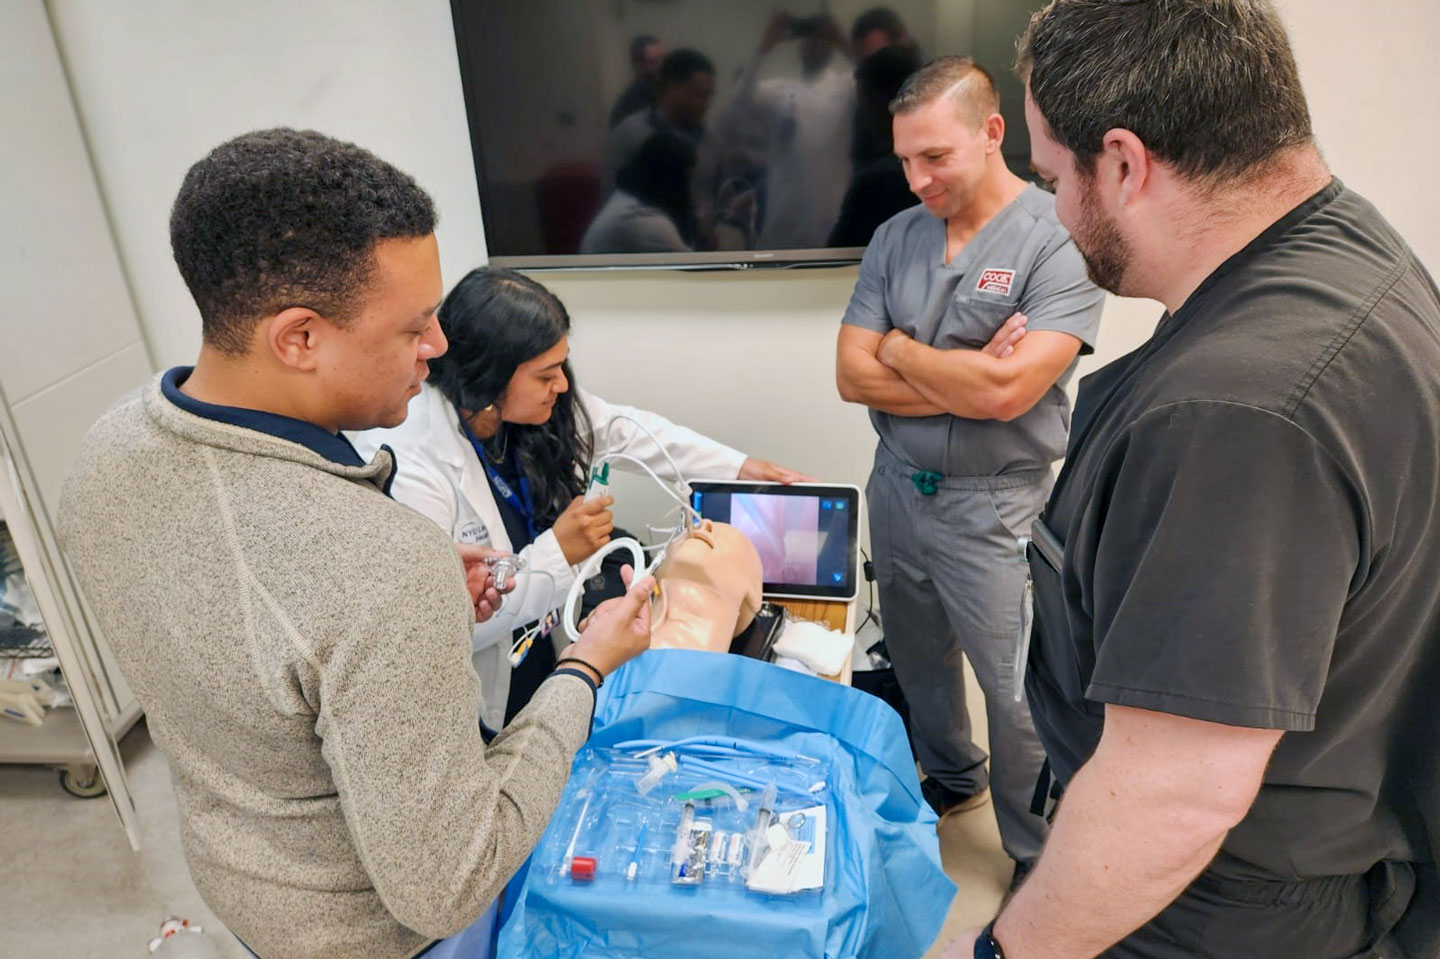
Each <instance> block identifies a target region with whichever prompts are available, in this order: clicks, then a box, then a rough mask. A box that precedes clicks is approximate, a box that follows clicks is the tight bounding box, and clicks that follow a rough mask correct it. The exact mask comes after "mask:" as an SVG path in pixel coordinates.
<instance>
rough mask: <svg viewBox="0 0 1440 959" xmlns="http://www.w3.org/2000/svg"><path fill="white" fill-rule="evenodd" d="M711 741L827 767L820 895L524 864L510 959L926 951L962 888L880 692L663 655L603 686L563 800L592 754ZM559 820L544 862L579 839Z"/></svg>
mask: <svg viewBox="0 0 1440 959" xmlns="http://www.w3.org/2000/svg"><path fill="white" fill-rule="evenodd" d="M703 735H712V736H724V737H728V738H732V739H737V740H742V741H749V742H752V743H756V744H761V745H763V746H764V747H779V748H781V749H785V750H789V751H792V752H794V753H799V754H801V755H804V756H811V757H816V758H819V759H821V760H822V761H823V762H824V763H825V764H826V765H827V766H828V767H829V768H828V775H829V786H830V804H831V811H830V815H831V816H832V817H833V821H832V822H831V823H830V829H831V830H833V835H834V840H835V841H834V843H833V844H832V846H831V857H832V858H831V859H830V861H829V862H828V863H827V866H826V876H825V886H824V889H823V891H822V892H821V893H820V894H818V895H816V894H814V893H811V894H809V895H804V894H801V895H796V896H792V897H776V896H763V895H755V894H746V893H745V892H744V891H743V890H737V891H736V893H735V894H733V895H728V894H727V895H715V896H702V895H697V894H696V890H695V889H693V888H682V887H675V886H671V885H670V884H668V883H659V884H654V885H648V886H646V887H645V888H643V889H640V888H636V887H635V886H633V885H629V886H627V885H617V884H614V883H611V884H602V883H596V884H593V885H589V884H577V883H569V882H554V881H548V880H547V879H546V878H545V877H544V876H542V875H540V872H541V870H539V869H536V870H535V872H534V873H529V874H527V872H526V871H522V872H521V873H520V874H519V875H518V876H517V877H516V878H515V881H514V882H512V883H511V885H510V888H509V890H508V891H507V893H506V900H507V902H506V908H507V910H508V913H509V915H508V918H506V920H505V923H504V926H503V928H502V929H501V932H500V944H499V950H498V953H497V955H498V956H500V957H501V959H522V957H525V959H537V957H539V959H569V957H576V959H578V957H581V956H584V957H586V959H622V957H624V959H633V957H640V956H663V957H665V959H731V957H734V959H739V957H765V959H774V957H777V956H784V957H787V959H802V957H813V959H852V957H853V959H861V957H865V959H870V957H874V959H881V957H883V959H906V957H919V956H921V955H923V954H924V952H925V951H926V949H928V948H929V946H930V945H931V944H932V943H933V942H934V940H935V938H936V937H937V936H938V935H939V932H940V927H941V924H942V923H943V922H944V920H945V914H946V911H947V909H948V908H949V906H950V900H951V898H952V897H953V895H954V893H955V886H954V884H953V883H951V882H950V880H949V879H948V878H946V876H945V874H944V872H943V871H942V870H941V867H940V849H939V843H938V841H937V839H936V835H935V814H934V813H933V812H932V811H931V810H930V807H929V806H928V805H927V804H926V803H925V802H924V800H923V799H922V798H921V795H920V784H919V781H918V778H917V776H916V772H915V762H914V759H913V758H912V757H911V753H910V747H909V743H908V741H907V739H906V735H905V729H904V727H903V726H902V724H901V722H900V717H899V716H898V715H897V714H896V713H895V711H894V710H892V709H891V708H890V707H889V706H887V705H886V704H885V703H884V702H882V701H881V700H879V699H877V698H876V697H874V696H870V695H868V694H866V693H862V692H860V691H859V690H856V689H851V688H850V687H848V686H842V685H840V684H838V683H833V682H829V681H826V680H821V679H816V678H814V677H811V676H806V675H802V674H799V673H795V672H791V671H789V670H785V669H781V668H779V667H777V666H773V665H770V664H768V663H762V662H759V661H757V660H752V659H746V658H743V657H740V656H728V655H721V654H716V653H708V652H692V651H688V650H653V651H651V652H648V653H646V654H645V655H643V656H641V657H639V658H638V659H636V660H634V661H633V662H632V663H630V664H629V665H627V666H626V667H625V668H623V669H621V670H619V671H618V672H616V673H615V674H614V675H613V676H612V677H610V678H609V679H608V680H606V682H605V685H604V687H602V689H601V690H600V696H599V700H598V702H597V704H596V709H595V728H594V732H593V733H592V735H591V737H590V742H589V743H588V744H587V746H586V747H585V748H584V749H582V750H581V753H580V755H579V756H577V758H576V762H575V766H574V767H572V778H571V781H570V784H569V786H567V789H566V794H565V796H564V797H563V798H562V800H561V807H562V809H563V808H567V805H568V804H570V803H572V802H573V801H576V799H575V794H576V792H577V791H578V790H580V789H583V788H584V785H583V783H582V782H580V781H579V780H580V779H581V776H580V775H579V771H580V770H581V769H582V767H585V766H586V765H587V763H591V762H593V758H594V755H595V754H594V753H593V752H592V750H593V749H595V748H604V747H609V746H614V745H615V744H617V743H621V742H626V741H629V740H636V739H658V740H676V739H684V738H686V737H691V736H703ZM578 801H580V802H583V799H582V800H578ZM560 818H561V817H559V816H557V817H556V820H555V821H553V822H552V823H551V827H550V829H549V830H547V832H546V834H545V836H544V837H543V838H542V839H541V843H540V851H541V852H537V856H536V861H539V860H540V859H541V858H542V856H541V853H542V852H545V851H547V850H549V851H551V853H552V854H553V850H555V849H556V848H560V849H563V848H564V846H565V844H567V843H568V842H569V841H570V839H571V836H570V835H569V833H568V832H567V830H566V829H564V828H563V827H560V826H559V821H560ZM570 822H571V823H572V824H573V822H574V819H573V818H572V819H571V820H570ZM572 828H573V825H572ZM556 844H558V847H557V846H556Z"/></svg>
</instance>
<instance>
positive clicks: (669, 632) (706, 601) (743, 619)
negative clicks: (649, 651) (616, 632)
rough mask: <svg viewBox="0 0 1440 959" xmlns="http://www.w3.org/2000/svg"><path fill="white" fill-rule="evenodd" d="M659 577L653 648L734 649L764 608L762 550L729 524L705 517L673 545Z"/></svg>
mask: <svg viewBox="0 0 1440 959" xmlns="http://www.w3.org/2000/svg"><path fill="white" fill-rule="evenodd" d="M655 579H656V583H657V585H658V588H659V590H660V597H659V598H658V599H657V600H656V601H655V606H654V609H653V610H652V612H651V626H650V645H651V647H652V648H657V649H706V650H710V651H712V652H718V653H723V652H728V651H729V649H730V642H731V640H733V639H734V638H735V637H736V636H738V635H740V634H741V633H742V632H744V631H745V630H746V629H748V628H749V626H750V623H751V622H752V621H753V620H754V619H755V614H756V612H758V611H759V609H760V602H761V600H760V587H761V582H762V579H763V571H762V569H761V565H760V554H759V553H758V552H756V551H755V546H754V544H752V543H751V542H750V540H749V539H747V538H746V537H745V534H744V533H741V532H740V531H739V530H737V529H736V528H735V527H733V526H731V525H729V524H728V523H716V522H713V521H712V520H708V519H707V520H702V521H701V522H700V525H699V526H697V527H695V529H694V530H692V531H691V532H690V534H689V535H688V536H686V537H685V538H684V539H682V540H681V541H680V542H679V543H676V544H675V545H674V546H672V547H671V548H670V551H669V553H668V555H666V557H665V561H664V562H663V563H661V564H660V568H659V569H658V570H657V571H656V573H655Z"/></svg>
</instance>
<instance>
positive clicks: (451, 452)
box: [347, 383, 745, 729]
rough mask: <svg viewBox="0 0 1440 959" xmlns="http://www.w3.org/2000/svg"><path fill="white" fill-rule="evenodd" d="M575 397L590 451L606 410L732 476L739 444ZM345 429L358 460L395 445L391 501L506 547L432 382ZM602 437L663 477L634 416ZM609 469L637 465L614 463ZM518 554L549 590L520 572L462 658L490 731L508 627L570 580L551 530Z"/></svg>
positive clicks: (453, 530)
mask: <svg viewBox="0 0 1440 959" xmlns="http://www.w3.org/2000/svg"><path fill="white" fill-rule="evenodd" d="M575 396H576V399H577V400H579V402H580V403H581V404H582V406H583V407H584V409H585V412H586V413H587V414H588V415H589V417H590V422H591V424H592V426H593V429H594V442H593V448H594V449H595V451H596V454H597V455H599V453H600V452H602V451H603V447H604V444H605V425H606V424H607V423H608V422H610V419H611V417H613V416H615V415H616V414H620V413H623V414H625V415H627V416H632V417H634V418H635V419H637V420H639V421H640V422H641V423H643V424H645V428H646V429H648V430H649V431H650V432H651V433H654V434H655V438H656V439H658V440H659V441H660V442H661V443H663V444H664V445H665V448H666V449H667V450H668V451H669V453H670V455H671V456H672V457H674V459H675V463H676V465H677V466H679V467H680V471H681V472H682V473H684V474H685V477H686V478H687V479H692V478H693V479H699V478H705V479H734V478H735V477H736V476H738V475H739V473H740V466H741V464H742V463H744V461H745V454H744V453H742V452H740V451H739V450H735V449H731V448H730V447H728V446H726V445H724V444H723V443H717V442H716V441H714V440H712V439H710V438H709V437H706V436H703V435H701V434H699V433H697V432H695V431H694V430H691V429H687V428H685V427H683V426H678V425H676V424H674V423H672V422H670V421H669V420H667V419H665V417H663V416H659V415H657V414H655V413H650V412H647V411H645V410H640V409H636V408H635V407H633V406H616V405H612V404H610V403H607V402H605V401H604V400H602V399H600V397H598V396H595V395H594V394H591V393H587V392H585V391H584V390H581V389H577V390H576V391H575ZM347 435H348V436H349V438H350V440H351V442H352V443H354V444H355V448H356V449H357V450H359V451H360V455H361V456H364V457H365V458H366V459H367V460H368V459H370V458H371V457H373V456H374V455H375V452H376V451H377V450H379V448H380V447H381V445H382V444H383V445H385V446H389V447H390V448H391V449H392V450H394V451H395V459H396V462H397V464H398V467H399V470H398V472H397V473H396V474H395V481H394V483H393V484H392V485H391V487H390V494H391V495H392V496H393V497H394V498H395V499H396V500H397V501H398V502H401V503H404V504H405V505H406V506H409V507H410V508H411V509H414V510H415V511H417V512H419V513H421V514H422V515H424V516H427V517H429V518H430V519H431V520H433V521H434V522H435V523H437V524H438V525H439V526H440V527H441V528H442V529H444V530H446V531H447V532H449V533H450V535H451V536H453V537H454V538H455V539H456V540H458V541H461V542H470V543H478V544H480V545H482V546H488V547H490V548H492V549H498V550H505V551H507V552H508V551H513V546H512V544H511V542H510V536H509V534H508V533H506V531H505V523H504V521H503V520H502V519H501V518H500V506H499V504H498V503H497V502H496V501H495V495H494V493H493V492H492V491H491V489H490V483H489V481H488V480H487V479H486V476H485V468H484V466H482V465H481V463H480V458H479V457H478V456H476V455H475V450H474V448H473V447H472V446H471V445H470V441H469V440H468V439H467V438H466V436H465V434H464V432H462V431H461V429H460V417H459V414H458V413H457V412H456V411H455V407H454V405H453V404H452V403H451V402H450V401H449V400H447V399H446V398H445V396H444V394H443V393H441V392H440V391H439V390H438V389H436V388H435V387H433V386H431V385H430V384H429V383H426V384H425V385H424V386H423V387H421V390H420V392H419V394H417V395H416V396H415V397H414V398H412V399H411V400H410V412H409V415H408V416H407V417H406V418H405V422H404V423H401V424H400V425H399V426H396V427H394V428H392V429H379V430H366V431H364V432H359V433H351V434H347ZM610 440H611V442H612V444H613V445H612V450H611V451H612V452H616V453H625V454H628V455H630V456H633V457H635V458H636V459H638V460H640V461H641V462H643V463H645V465H647V466H649V467H650V468H651V469H653V470H654V471H655V472H656V473H657V474H658V475H659V476H660V477H661V478H662V479H668V478H670V474H671V473H672V472H673V471H672V470H671V469H670V466H669V464H668V463H667V462H666V460H665V457H664V455H663V454H662V453H661V452H660V451H659V450H658V449H656V448H655V444H654V443H652V442H650V439H649V438H648V437H647V436H646V435H645V434H644V433H643V432H641V431H640V430H639V429H638V428H637V427H636V426H635V425H634V424H633V423H629V422H627V421H624V420H621V421H619V422H617V423H616V424H615V427H614V429H613V430H611V431H610ZM614 466H615V468H617V469H637V468H636V467H634V466H633V465H632V464H629V463H626V462H625V461H623V460H621V461H618V462H616V463H615V464H614ZM520 555H521V556H522V557H524V559H525V568H526V569H527V570H543V571H545V572H546V573H549V574H550V575H551V576H552V577H554V580H555V585H554V588H553V589H552V588H551V586H550V581H549V580H547V579H546V578H545V577H544V576H526V574H524V573H522V574H521V576H520V577H519V578H518V579H517V582H516V589H515V591H514V595H513V598H514V599H518V600H519V602H518V603H517V604H515V605H513V606H512V605H510V603H511V600H507V602H506V605H505V606H504V607H502V609H501V611H500V612H499V613H497V614H496V615H495V616H494V617H492V618H491V619H490V620H488V621H486V622H484V623H477V624H476V625H475V630H474V633H473V635H472V637H471V649H472V656H471V659H472V662H473V663H474V665H475V671H476V672H477V673H478V674H479V676H480V685H481V693H482V697H483V703H484V705H483V708H482V712H481V718H482V719H484V721H485V724H486V725H487V726H490V727H491V728H493V729H499V728H500V725H501V723H502V722H503V720H504V716H505V702H506V700H507V699H508V697H509V695H510V663H509V660H508V656H509V653H510V636H511V633H512V631H513V630H514V629H515V628H516V627H517V626H524V625H526V624H528V623H531V622H534V621H535V620H537V619H539V618H541V617H542V616H544V615H545V614H546V613H548V612H549V611H550V610H552V609H554V608H556V607H558V606H559V605H560V604H561V603H562V602H563V601H564V599H565V595H566V593H567V592H569V590H570V586H571V585H572V584H573V583H574V582H575V569H574V568H573V567H571V566H570V564H569V563H567V562H566V561H565V554H564V553H562V552H561V550H560V543H559V542H558V541H557V540H556V539H555V532H554V530H546V531H545V532H543V533H541V534H540V535H539V536H538V537H536V539H535V542H534V543H532V544H530V545H529V546H527V547H525V548H524V549H522V550H521V551H520Z"/></svg>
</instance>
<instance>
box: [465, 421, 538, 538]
mask: <svg viewBox="0 0 1440 959" xmlns="http://www.w3.org/2000/svg"><path fill="white" fill-rule="evenodd" d="M457 412H458V411H457ZM460 428H461V429H463V430H464V431H465V438H466V439H468V440H469V441H470V445H471V446H472V447H473V448H474V450H475V455H476V456H478V457H480V465H481V466H483V467H485V475H486V476H488V477H489V478H490V485H491V486H492V487H494V488H495V492H496V493H498V494H499V496H500V498H501V499H503V500H504V501H505V503H506V505H508V506H509V507H510V508H511V509H513V510H514V511H515V512H516V513H517V514H519V516H520V518H521V519H523V520H524V521H525V532H526V533H528V534H529V536H530V541H531V542H534V541H535V540H536V538H538V537H539V536H540V531H539V530H538V529H536V528H535V501H534V500H533V499H531V497H530V481H529V480H528V479H526V478H525V476H524V474H523V473H522V474H521V476H520V494H519V495H518V496H517V495H516V494H515V489H514V488H513V487H511V485H510V484H509V483H507V482H506V481H505V477H503V476H501V475H500V473H499V471H498V470H496V469H495V467H494V465H493V464H491V462H490V456H489V455H488V454H487V453H486V452H485V444H484V443H482V442H481V441H480V438H479V437H477V436H476V435H475V434H474V433H473V432H472V431H471V429H470V424H469V423H466V422H465V417H464V416H463V415H462V416H461V417H460Z"/></svg>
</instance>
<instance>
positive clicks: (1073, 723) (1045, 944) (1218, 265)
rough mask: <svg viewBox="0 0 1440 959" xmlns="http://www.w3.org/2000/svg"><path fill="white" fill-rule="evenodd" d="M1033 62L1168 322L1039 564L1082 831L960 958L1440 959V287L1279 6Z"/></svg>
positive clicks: (1122, 386) (1061, 821)
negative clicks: (1318, 120) (1318, 114)
mask: <svg viewBox="0 0 1440 959" xmlns="http://www.w3.org/2000/svg"><path fill="white" fill-rule="evenodd" d="M1021 67H1022V73H1023V74H1024V75H1025V77H1026V80H1027V102H1026V113H1027V119H1028V121H1029V128H1030V134H1031V140H1032V155H1033V161H1034V164H1035V167H1036V169H1037V170H1038V171H1039V173H1040V174H1041V175H1042V176H1043V177H1044V178H1045V179H1046V180H1048V181H1049V182H1050V183H1051V184H1052V185H1053V188H1054V190H1055V196H1056V204H1055V205H1056V213H1057V214H1058V216H1059V218H1060V220H1061V222H1062V223H1063V224H1064V225H1065V226H1066V227H1067V228H1068V229H1069V230H1070V233H1071V235H1072V237H1073V238H1074V241H1075V244H1076V246H1077V247H1078V248H1079V250H1080V252H1081V253H1082V254H1083V255H1084V257H1085V259H1086V261H1087V264H1088V266H1089V270H1090V275H1091V277H1092V279H1094V280H1095V282H1096V283H1098V284H1099V285H1101V286H1103V287H1105V288H1107V289H1109V290H1111V291H1113V292H1115V293H1118V294H1121V295H1124V296H1139V297H1150V298H1153V299H1156V300H1159V301H1160V302H1161V303H1163V304H1164V306H1165V309H1166V312H1165V314H1164V316H1163V317H1162V318H1161V320H1160V324H1159V326H1158V327H1157V329H1156V331H1155V333H1154V335H1153V336H1152V337H1151V338H1150V340H1149V341H1148V342H1146V343H1145V344H1144V345H1143V346H1141V347H1140V348H1139V349H1138V350H1136V351H1135V352H1134V353H1132V354H1131V355H1129V356H1127V357H1124V358H1123V359H1121V360H1119V361H1117V362H1115V363H1113V364H1111V365H1110V366H1108V367H1106V368H1104V369H1103V370H1101V371H1100V372H1098V373H1096V374H1095V375H1093V376H1091V377H1089V378H1087V379H1086V380H1085V381H1084V382H1083V383H1082V384H1081V387H1080V393H1079V398H1078V401H1077V405H1076V412H1075V419H1074V424H1073V428H1072V432H1071V439H1070V445H1069V449H1068V451H1067V456H1066V464H1065V468H1064V471H1063V473H1062V474H1061V476H1060V478H1059V480H1058V481H1057V484H1056V486H1055V490H1054V493H1053V495H1052V496H1051V498H1050V501H1049V503H1048V505H1047V506H1046V509H1045V511H1044V513H1043V514H1042V515H1041V519H1040V521H1039V523H1037V524H1036V526H1035V530H1034V533H1035V541H1034V544H1033V545H1032V546H1031V548H1030V568H1031V574H1032V578H1033V581H1034V590H1035V625H1034V631H1033V635H1032V637H1031V646H1030V653H1029V671H1028V676H1027V692H1028V695H1029V701H1030V707H1031V711H1032V714H1033V717H1034V720H1035V727H1036V730H1037V732H1038V733H1039V736H1040V739H1041V741H1042V743H1043V744H1044V746H1045V749H1046V752H1047V754H1048V756H1049V759H1050V765H1051V769H1052V771H1053V774H1054V776H1055V778H1056V781H1057V782H1058V783H1059V785H1060V786H1061V787H1062V788H1063V798H1062V799H1061V801H1060V805H1059V812H1058V815H1057V816H1056V818H1055V821H1054V825H1053V828H1052V831H1051V833H1050V836H1049V839H1048V840H1047V842H1046V845H1045V848H1044V851H1043V853H1042V855H1041V857H1040V859H1039V862H1038V864H1037V866H1036V867H1035V869H1034V871H1033V872H1032V873H1031V875H1030V877H1029V879H1028V880H1027V881H1026V883H1025V885H1023V886H1022V887H1021V888H1020V890H1019V891H1018V893H1017V894H1016V895H1015V896H1014V898H1013V899H1012V900H1011V901H1010V902H1009V903H1008V905H1007V906H1006V907H1005V908H1004V909H1003V910H1002V911H1001V913H1000V915H999V917H998V919H997V920H996V921H995V922H993V923H992V924H991V925H990V926H989V927H987V929H986V930H984V931H982V932H980V933H978V934H977V933H972V934H970V935H969V936H967V937H966V938H965V939H963V940H961V941H960V942H958V943H956V944H954V945H953V946H952V947H951V949H950V951H949V952H948V955H949V956H952V957H956V959H958V957H966V959H968V957H969V956H971V955H974V956H981V957H990V956H1004V957H1007V959H1034V957H1044V959H1080V957H1090V956H1095V955H1097V954H1098V955H1104V956H1108V957H1127V959H1128V957H1145V959H1171V957H1214V959H1221V957H1223V959H1282V957H1284V959H1289V957H1294V959H1342V957H1382V956H1383V957H1385V959H1396V957H1407V959H1408V957H1413V959H1434V957H1435V956H1437V955H1440V930H1437V927H1440V893H1437V879H1436V867H1435V862H1436V858H1437V854H1440V721H1437V715H1436V705H1435V702H1436V700H1435V695H1436V693H1435V691H1436V690H1437V689H1440V589H1437V588H1436V579H1437V575H1436V574H1437V570H1440V508H1437V504H1440V293H1437V290H1436V287H1435V283H1434V281H1433V280H1432V279H1431V277H1430V275H1429V274H1428V273H1427V272H1426V269H1425V267H1424V266H1422V265H1421V263H1420V262H1419V260H1418V258H1417V257H1416V255H1415V253H1414V252H1413V251H1412V250H1411V249H1410V247H1409V246H1408V245H1407V244H1406V242H1405V240H1404V239H1403V238H1402V237H1401V236H1400V235H1399V234H1398V233H1396V231H1395V230H1394V228H1393V227H1391V226H1390V225H1389V223H1387V222H1386V221H1385V219H1384V218H1383V217H1382V216H1381V214H1380V213H1379V212H1378V211H1377V210H1376V209H1375V208H1374V207H1373V206H1371V205H1370V204H1369V203H1368V202H1366V201H1365V200H1364V199H1363V198H1362V197H1360V196H1358V195H1357V194H1356V193H1354V192H1353V191H1351V190H1349V189H1348V188H1346V187H1345V186H1344V184H1342V183H1341V182H1340V181H1339V180H1338V179H1336V178H1335V177H1334V176H1332V175H1331V173H1330V171H1329V169H1328V168H1327V167H1326V165H1325V162H1324V160H1323V159H1322V158H1321V156H1320V153H1319V150H1318V149H1317V148H1316V145H1315V143H1314V141H1313V138H1312V134H1311V127H1310V117H1309V112H1308V108H1307V106H1306V102H1305V96H1304V92H1303V91H1302V90H1301V87H1300V82H1299V77H1298V72H1297V70H1296V67H1295V62H1294V58H1293V55H1292V53H1291V50H1290V45H1289V42H1288V39H1287V38H1286V35H1285V32H1284V29H1283V27H1282V26H1281V24H1280V21H1279V18H1278V16H1277V14H1276V12H1275V10H1274V8H1273V7H1272V5H1271V4H1270V3H1269V2H1268V0H1167V2H1143V3H1136V2H1122V0H1056V2H1053V3H1051V4H1049V5H1048V6H1047V7H1046V8H1045V9H1043V10H1042V11H1040V12H1039V13H1038V14H1036V15H1035V17H1034V19H1033V20H1032V22H1031V25H1030V28H1029V30H1028V31H1027V33H1026V35H1025V36H1024V38H1023V39H1022V43H1021Z"/></svg>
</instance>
